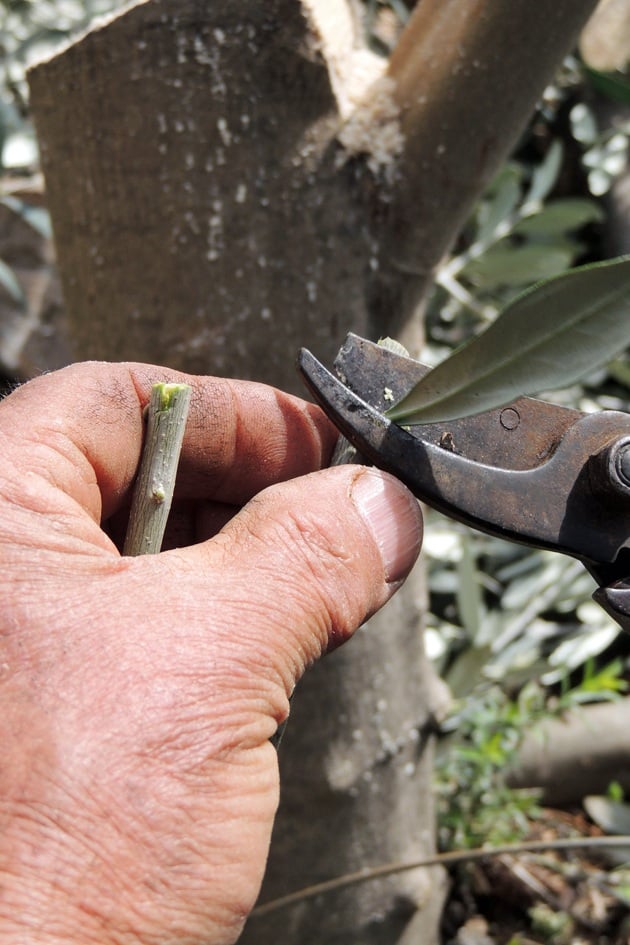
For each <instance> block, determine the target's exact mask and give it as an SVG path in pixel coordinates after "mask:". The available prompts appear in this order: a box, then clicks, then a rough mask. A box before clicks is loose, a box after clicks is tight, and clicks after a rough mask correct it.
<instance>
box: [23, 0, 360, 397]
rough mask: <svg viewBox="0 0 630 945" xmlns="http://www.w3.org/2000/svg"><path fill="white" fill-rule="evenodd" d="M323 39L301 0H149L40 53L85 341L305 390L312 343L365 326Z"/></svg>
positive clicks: (67, 260) (46, 120) (332, 345)
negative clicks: (300, 370)
mask: <svg viewBox="0 0 630 945" xmlns="http://www.w3.org/2000/svg"><path fill="white" fill-rule="evenodd" d="M340 6H341V7H343V6H344V5H343V4H341V5H340ZM341 38H342V37H341ZM353 42H354V37H352V36H348V37H347V39H346V40H345V45H346V46H347V47H349V48H348V49H343V48H341V49H340V50H339V51H338V57H339V60H340V61H342V59H343V57H344V56H347V57H351V55H352V49H351V47H352V43H353ZM321 45H322V40H321V37H320V35H319V34H318V32H317V30H316V27H315V24H314V22H313V17H312V16H311V13H310V10H309V4H306V3H304V4H302V3H300V2H297V0H269V2H265V3H260V2H257V0H249V2H243V3H238V4H237V3H229V2H228V3H221V4H210V5H209V4H207V3H206V2H204V0H149V2H144V3H140V4H138V5H137V6H135V7H132V8H131V9H130V10H128V12H125V13H123V14H122V15H120V16H118V17H115V18H113V19H112V20H111V21H110V22H109V23H107V24H106V25H104V26H102V27H101V28H100V29H95V30H94V31H93V32H91V33H89V34H88V35H87V36H85V38H84V39H82V40H81V41H80V42H78V43H76V44H75V45H72V46H70V47H69V48H68V49H67V50H66V51H65V52H63V53H62V54H61V55H59V56H56V57H54V58H53V59H51V60H50V61H48V62H45V63H43V64H41V65H39V66H38V67H36V68H35V69H34V70H33V71H32V72H31V73H30V77H29V81H30V87H31V101H32V109H33V115H34V119H35V123H36V127H37V131H38V136H39V141H40V146H41V156H42V164H43V167H44V171H45V174H46V181H47V193H48V201H49V207H50V211H51V215H52V218H53V221H54V228H55V238H56V244H57V247H58V257H59V265H60V269H61V273H62V279H63V288H64V295H65V300H66V305H67V308H68V313H69V318H70V320H71V326H72V327H71V335H72V343H73V346H74V356H75V357H79V358H99V357H103V356H105V357H108V358H113V359H116V360H120V359H137V358H139V357H140V358H142V359H143V360H147V361H158V362H167V363H168V364H169V365H170V366H172V367H176V368H182V369H186V370H189V371H198V372H207V371H209V370H210V371H214V372H216V373H221V374H225V373H236V374H239V375H241V376H245V377H250V378H255V379H257V380H262V381H267V382H271V383H275V384H276V385H278V386H282V387H284V388H289V389H294V390H297V389H298V381H297V379H296V375H295V370H294V367H293V355H294V352H296V351H297V349H298V348H299V346H300V345H302V344H304V343H308V344H310V345H311V346H312V347H313V349H314V350H315V351H317V352H318V354H319V355H321V356H322V357H324V358H326V359H328V360H329V359H331V358H332V356H333V355H334V353H335V352H336V350H337V348H338V347H339V345H340V343H341V341H342V340H343V337H344V336H345V333H346V331H347V329H348V328H349V327H354V328H355V329H356V330H358V331H362V332H365V331H366V330H367V319H366V308H365V300H364V298H363V294H362V291H361V288H360V286H361V283H362V281H363V272H364V270H365V268H366V266H367V265H368V262H369V259H370V257H371V255H372V254H373V251H372V240H373V237H372V235H371V233H370V230H369V226H368V221H367V219H366V212H365V206H364V204H363V203H362V201H361V200H360V194H359V193H358V190H357V188H356V187H354V186H353V184H352V180H351V178H352V169H351V168H350V167H348V166H346V167H345V168H338V167H337V166H336V164H335V153H334V148H333V146H332V141H333V138H334V131H335V130H336V128H337V127H338V125H339V121H340V114H339V110H338V103H337V97H336V96H335V93H334V90H333V84H332V75H331V72H330V71H329V68H328V64H327V62H326V61H325V59H324V56H323V54H322V51H321ZM338 45H339V43H338ZM337 71H338V70H337Z"/></svg>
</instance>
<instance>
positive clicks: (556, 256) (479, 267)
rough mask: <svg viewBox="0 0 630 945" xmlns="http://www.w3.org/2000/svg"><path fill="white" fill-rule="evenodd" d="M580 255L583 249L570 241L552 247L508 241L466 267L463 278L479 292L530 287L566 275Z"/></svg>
mask: <svg viewBox="0 0 630 945" xmlns="http://www.w3.org/2000/svg"><path fill="white" fill-rule="evenodd" d="M578 251H579V245H578V244H577V243H576V242H573V241H570V240H563V241H560V240H557V241H555V242H554V243H553V245H551V246H547V245H544V244H542V243H538V244H537V243H526V244H525V245H523V246H514V245H512V244H511V243H507V242H505V241H504V242H502V243H499V244H498V245H497V246H494V247H493V248H492V249H490V250H488V252H487V253H484V255H483V256H482V257H481V258H480V259H477V260H475V261H474V262H472V263H470V264H469V265H468V266H466V268H465V269H464V271H463V274H464V275H465V276H466V278H467V279H469V280H470V281H471V282H472V283H473V284H474V285H475V286H477V287H478V288H493V287H496V286H500V285H502V286H527V285H531V284H532V282H536V281H539V280H541V279H549V278H550V277H551V276H555V275H558V274H559V273H561V272H564V271H565V270H566V269H567V267H568V266H570V265H571V263H572V262H573V260H574V259H575V257H576V255H577V253H578Z"/></svg>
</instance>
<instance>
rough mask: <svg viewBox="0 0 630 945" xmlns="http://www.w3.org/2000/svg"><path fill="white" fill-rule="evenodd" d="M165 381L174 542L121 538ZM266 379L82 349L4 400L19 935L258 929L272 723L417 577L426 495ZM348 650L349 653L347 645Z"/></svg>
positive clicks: (131, 938) (6, 929)
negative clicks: (101, 359) (190, 372)
mask: <svg viewBox="0 0 630 945" xmlns="http://www.w3.org/2000/svg"><path fill="white" fill-rule="evenodd" d="M158 380H167V381H169V380H186V381H187V382H188V383H190V384H192V386H193V397H192V405H191V412H190V416H189V421H188V425H187V432H186V436H185V440H184V447H183V452H182V459H181V463H180V472H179V476H178V488H177V491H176V497H175V502H174V505H173V510H172V513H171V518H170V520H169V532H168V534H167V539H166V541H165V547H166V548H167V550H165V551H163V552H162V553H161V554H159V555H153V556H146V557H138V558H129V557H123V556H121V554H120V551H119V548H120V547H121V537H122V535H123V534H124V528H125V523H126V511H127V509H128V506H129V502H130V491H131V487H132V484H133V477H134V474H135V472H136V469H137V466H138V461H139V457H140V451H141V445H142V433H143V424H142V410H143V408H144V406H145V405H146V404H147V402H148V400H149V397H150V389H151V385H152V384H153V383H154V382H156V381H158ZM334 439H335V432H334V430H333V429H332V428H331V427H330V426H329V424H328V422H327V421H326V419H325V417H324V416H323V415H322V414H321V413H320V412H319V411H318V409H317V408H315V407H313V406H309V405H307V404H305V403H303V402H302V401H300V400H298V399H296V398H292V397H289V396H288V395H284V394H281V393H279V392H278V391H274V390H272V389H270V388H266V387H263V386H261V385H255V384H249V383H244V382H234V381H222V380H217V379H211V378H193V377H187V376H184V375H180V374H176V373H175V372H172V371H166V370H163V369H160V368H155V367H148V366H144V365H136V364H128V365H107V364H102V363H89V364H82V365H74V366H72V367H70V368H67V369H65V370H64V371H61V372H57V373H55V374H51V375H47V376H44V377H41V378H38V379H37V380H35V381H32V382H30V383H28V384H26V385H24V386H23V387H21V388H20V389H18V390H17V391H16V392H14V393H13V394H11V396H10V397H8V398H7V399H5V400H4V401H3V402H2V403H1V404H0V456H1V457H2V463H1V466H0V562H1V567H0V601H1V604H0V628H1V629H0V727H1V730H2V731H1V739H2V740H1V744H2V763H1V765H0V942H2V943H5V942H12V943H13V942H15V943H16V945H17V943H20V945H23V943H25V942H28V943H29V945H30V943H39V942H46V943H50V942H55V943H62V942H63V943H66V942H81V943H82V945H89V943H97V942H98V943H99V945H105V943H110V942H115V943H125V945H127V943H158V942H159V943H160V945H164V943H173V945H174V943H186V945H193V943H199V945H201V943H204V945H226V943H232V942H235V941H236V939H237V938H238V935H239V933H240V930H241V928H242V924H243V921H244V919H245V917H246V915H247V913H248V912H249V910H250V909H251V908H252V906H253V904H254V902H255V899H256V896H257V893H258V890H259V887H260V882H261V879H262V874H263V871H264V864H265V859H266V855H267V849H268V844H269V837H270V832H271V826H272V821H273V816H274V813H275V810H276V806H277V802H278V770H277V763H276V756H275V752H274V749H273V748H272V746H271V745H270V743H269V737H270V736H271V735H272V734H273V733H274V731H275V729H276V727H277V725H278V723H279V722H281V721H282V720H283V719H284V718H285V717H286V715H287V713H288V697H289V695H290V693H291V692H292V690H293V687H294V685H295V683H296V681H297V680H298V679H299V677H300V676H301V674H302V673H303V672H304V670H305V669H306V667H307V666H308V664H309V663H311V662H312V661H313V660H315V659H317V658H318V657H319V656H320V655H321V654H322V653H324V652H325V651H327V650H329V649H332V648H333V647H334V646H336V645H338V644H340V643H342V642H343V641H344V640H346V639H347V638H348V637H349V636H350V635H351V634H352V633H353V632H354V630H355V629H356V628H357V627H358V626H359V625H360V624H361V623H362V621H363V620H365V618H366V617H367V616H368V615H369V614H371V613H373V612H374V611H376V610H377V609H378V608H379V607H380V606H381V605H382V604H383V603H384V602H385V601H386V600H387V599H388V598H389V597H390V596H391V594H392V593H393V592H394V590H395V589H396V588H397V587H398V586H399V584H400V583H401V581H402V579H403V578H404V577H405V575H406V574H407V572H408V570H409V569H410V567H411V565H412V563H413V561H414V559H415V557H416V555H417V553H418V549H419V544H420V539H421V520H420V513H419V511H418V509H417V504H416V503H415V501H414V500H413V499H412V497H411V496H410V495H409V494H408V493H407V492H406V490H405V489H404V487H403V486H401V485H400V484H399V483H397V482H396V481H395V480H393V479H392V478H391V477H388V476H385V475H384V474H381V473H378V472H376V471H374V470H366V469H364V468H363V467H357V466H346V467H339V468H335V469H325V470H323V471H319V472H318V471H316V470H319V469H320V467H322V466H325V465H326V463H327V462H328V460H329V457H330V453H331V449H332V446H333V443H334ZM331 658H334V656H333V657H331Z"/></svg>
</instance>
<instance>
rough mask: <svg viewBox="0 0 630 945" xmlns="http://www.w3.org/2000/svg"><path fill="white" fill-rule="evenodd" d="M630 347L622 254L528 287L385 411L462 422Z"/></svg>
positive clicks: (412, 418)
mask: <svg viewBox="0 0 630 945" xmlns="http://www.w3.org/2000/svg"><path fill="white" fill-rule="evenodd" d="M629 343H630V256H624V257H620V258H618V259H612V260H609V261H607V262H604V263H596V264H594V265H590V266H582V267H580V268H578V269H573V270H571V271H570V272H566V273H563V274H562V275H560V276H556V277H555V278H553V279H550V280H548V281H547V282H543V283H541V284H539V285H537V286H534V287H533V288H532V289H530V290H529V291H527V292H525V293H523V294H522V295H520V296H519V297H518V298H517V299H515V300H514V301H513V302H511V303H510V304H509V305H508V306H507V307H506V308H505V309H504V310H503V312H502V313H501V314H500V315H499V317H498V318H497V319H496V321H495V322H493V324H492V325H491V326H490V327H489V328H488V329H487V330H486V331H485V332H484V333H483V334H481V335H478V336H477V337H476V338H474V339H473V340H472V341H470V342H469V343H468V344H466V345H464V346H463V347H461V348H459V349H458V350H457V351H456V352H455V353H454V354H453V355H452V356H451V357H450V358H447V359H446V360H445V361H443V362H442V363H441V364H439V365H438V366H437V367H436V368H434V369H433V370H432V371H429V373H428V374H426V375H425V377H424V378H422V380H421V381H420V382H419V383H418V384H416V386H415V387H414V388H413V389H412V390H411V391H410V393H409V394H407V395H406V397H404V398H403V400H402V401H400V403H398V404H396V406H395V407H393V408H392V409H391V410H390V411H389V412H388V417H389V418H390V419H392V420H395V421H403V422H405V423H436V422H440V421H445V420H453V419H456V418H458V417H468V416H471V415H473V414H476V413H481V412H483V411H484V410H491V409H493V408H495V407H500V406H502V405H503V404H507V403H510V402H511V401H512V400H514V399H515V398H517V397H520V396H522V395H524V394H535V393H539V392H540V391H542V390H550V389H553V388H558V387H565V386H568V385H570V384H573V383H575V382H576V381H577V380H579V379H580V378H582V377H583V376H584V375H585V374H588V373H589V372H591V371H593V370H594V369H595V368H598V367H601V366H602V365H603V364H606V363H607V362H608V361H610V360H612V358H613V357H614V356H615V355H616V354H618V353H619V351H620V350H622V349H623V348H625V347H626V346H627V345H628V344H629Z"/></svg>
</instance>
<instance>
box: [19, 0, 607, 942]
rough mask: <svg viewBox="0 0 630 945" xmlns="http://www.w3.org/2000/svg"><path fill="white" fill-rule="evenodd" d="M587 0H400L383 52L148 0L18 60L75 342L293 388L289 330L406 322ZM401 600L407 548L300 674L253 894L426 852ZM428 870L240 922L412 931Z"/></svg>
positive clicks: (422, 697)
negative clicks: (382, 602) (390, 51)
mask: <svg viewBox="0 0 630 945" xmlns="http://www.w3.org/2000/svg"><path fill="white" fill-rule="evenodd" d="M594 5H595V2H594V0H591V2H586V0H553V2H552V0H546V2H544V3H543V2H540V3H538V4H532V3H531V2H530V0H512V2H511V3H509V4H506V3H504V2H500V0H485V2H483V3H482V2H481V0H474V2H473V0H448V2H446V0H422V2H421V3H420V5H419V7H418V11H417V13H416V14H415V16H414V17H413V18H412V21H411V24H410V26H409V28H408V33H407V38H406V39H405V37H404V36H403V41H402V45H401V47H400V51H399V52H398V53H397V54H396V55H395V57H394V59H393V61H392V64H391V66H390V74H389V76H383V75H382V73H383V72H384V64H383V63H382V62H381V63H380V64H379V63H378V62H377V61H376V60H375V59H374V57H373V56H372V55H371V54H369V53H368V52H367V51H366V50H365V49H363V48H362V47H361V42H360V40H359V38H358V34H357V32H356V24H354V21H353V19H352V15H351V10H350V8H349V7H348V6H347V4H346V0H335V2H332V0H330V2H327V3H325V2H324V0H266V2H265V3H261V2H260V0H241V2H240V3H239V4H236V3H234V2H230V0H225V2H223V3H213V4H208V3H207V2H205V0H145V2H141V3H138V4H136V5H135V6H132V7H131V8H129V9H127V10H126V11H125V12H123V13H122V14H121V15H120V16H118V17H115V18H113V19H111V21H109V22H108V23H106V24H105V25H103V26H101V28H99V29H97V30H94V31H92V32H91V33H89V34H88V35H87V36H86V37H85V38H83V39H82V40H81V41H79V42H77V43H76V44H74V45H72V46H70V47H69V48H68V49H67V50H65V51H64V52H63V53H62V54H60V55H59V56H56V57H55V58H53V59H51V60H50V61H48V62H46V63H43V64H41V65H39V66H38V67H36V68H35V69H34V70H33V71H32V72H31V75H30V83H31V93H32V107H33V113H34V117H35V121H36V126H37V130H38V134H39V140H40V146H41V153H42V161H43V166H44V171H45V173H46V178H47V187H48V200H49V207H50V210H51V214H52V217H53V223H54V228H55V234H56V243H57V252H58V258H59V264H60V268H61V272H62V278H63V284H64V290H65V298H66V304H67V307H68V313H69V319H70V321H71V325H72V329H71V340H72V343H73V345H74V356H75V357H80V358H86V357H96V358H102V357H106V358H110V359H140V360H149V361H155V362H162V363H167V364H169V365H171V366H174V367H179V368H182V369H184V370H188V371H200V372H208V371H212V372H216V373H221V374H232V375H239V376H246V377H251V378H255V379H258V380H263V381H267V382H271V383H273V384H276V385H277V386H281V387H284V388H287V389H299V385H298V383H297V381H296V379H295V375H294V369H293V363H292V362H293V355H294V352H295V351H296V350H297V348H298V347H299V346H300V345H302V344H306V345H308V346H310V347H311V348H312V349H313V350H314V352H315V353H316V354H317V355H318V356H319V357H321V358H323V359H325V360H327V361H331V360H332V358H333V355H334V353H335V351H336V349H337V348H338V347H339V344H340V343H341V341H342V340H343V337H344V335H345V333H346V331H347V330H348V329H353V330H355V331H358V332H359V333H364V334H368V335H371V336H374V335H376V334H378V333H380V332H381V331H382V330H383V331H386V332H387V333H390V334H402V335H403V336H404V337H405V338H406V339H407V340H409V339H411V344H412V346H413V347H414V348H415V347H417V344H418V342H419V338H420V320H419V318H418V317H417V305H418V300H419V299H420V298H421V297H422V295H423V294H424V292H425V291H426V287H427V284H428V278H427V273H430V272H431V271H432V269H433V268H434V266H435V265H436V264H437V262H438V261H439V258H440V256H441V255H442V254H443V252H444V251H445V249H446V247H447V246H448V245H449V243H450V242H451V241H452V240H453V239H454V238H455V236H456V233H457V228H458V226H459V225H460V223H461V220H462V219H463V217H464V216H465V214H466V212H467V209H468V207H469V205H470V203H471V201H472V200H473V198H474V197H475V196H476V195H477V194H478V193H479V190H480V188H481V187H482V186H483V184H484V183H485V182H486V180H487V178H488V176H489V175H490V174H491V172H492V170H493V169H494V168H495V167H496V166H497V165H498V163H499V162H500V160H501V159H502V158H503V157H504V156H505V154H506V152H507V150H508V148H509V147H510V145H511V144H512V142H513V140H514V137H515V135H516V134H517V133H518V129H520V128H521V127H523V126H524V124H525V122H526V120H527V118H528V114H529V111H530V109H531V107H532V106H533V104H534V100H535V97H536V95H537V94H539V92H540V91H542V89H543V87H544V85H545V83H546V82H547V80H548V78H549V77H550V76H551V74H552V72H553V69H554V68H555V67H556V66H557V64H558V62H559V60H560V58H561V57H562V55H563V54H564V52H566V51H567V50H568V49H569V48H570V45H571V43H572V40H573V37H574V35H575V33H576V32H577V29H578V26H579V25H580V24H581V22H582V21H583V20H584V19H585V18H586V15H587V12H589V11H590V10H591V9H592V8H593V7H594ZM534 11H535V12H534ZM558 11H560V12H558ZM447 13H448V17H447V16H446V14H447ZM473 14H475V15H473ZM561 15H562V16H563V17H564V20H563V22H560V16H561ZM433 21H434V22H433ZM512 24H517V25H518V26H519V28H522V33H521V34H518V33H517V34H516V35H515V33H514V30H513V28H512ZM464 26H465V29H464ZM429 27H431V30H429ZM525 27H527V29H526V28H525ZM433 28H435V30H437V32H435V31H432V30H433ZM449 31H450V37H451V38H450V40H449V41H448V42H446V39H447V38H448V36H449ZM425 33H426V35H425ZM532 37H535V41H534V40H533V39H532ZM552 40H553V41H552ZM512 42H516V45H517V47H518V48H517V49H515V48H514V47H513V46H511V45H508V44H511V43H512ZM429 46H430V47H431V55H430V56H428V54H427V55H424V54H423V55H420V53H421V52H422V50H423V49H424V50H425V53H427V49H428V47H429ZM521 47H523V48H521ZM514 63H518V64H519V68H518V70H514V69H513V64H514ZM438 66H439V68H438ZM460 72H461V73H462V76H464V77H466V76H467V77H468V78H467V79H466V81H463V82H462V81H461V78H462V76H460V77H459V78H458V75H459V73H460ZM477 75H479V76H483V81H477V80H476V76H477ZM416 83H422V84H421V87H420V86H417V85H416ZM521 85H525V87H526V90H527V94H524V93H523V94H520V93H519V89H520V86H521ZM506 96H507V103H506V104H502V103H503V101H504V99H505V97H506ZM425 109H426V113H425ZM469 112H470V114H469ZM488 115H490V116H491V120H489V119H488V117H487V116H488ZM478 122H481V123H482V129H483V130H480V127H479V126H478V124H477V123H478ZM447 131H448V134H446V132H447ZM480 134H481V137H482V141H481V143H479V142H478V141H477V138H478V137H479V135H480ZM462 142H463V143H462ZM451 192H452V197H453V199H451ZM405 195H407V196H405ZM440 195H441V199H440ZM419 238H420V240H421V242H420V243H419V242H418V239H419ZM423 608H424V594H423V589H422V581H421V571H420V570H418V571H416V573H415V575H414V576H413V577H412V578H411V579H410V580H409V581H408V582H407V584H406V586H405V588H404V589H403V591H402V592H401V593H400V594H399V595H398V596H397V597H396V598H395V599H394V601H393V602H392V603H391V604H390V605H389V606H388V608H387V609H386V610H385V611H384V612H383V613H382V614H380V615H378V616H377V617H376V618H375V619H374V620H372V621H371V622H370V625H369V627H368V628H367V629H365V630H364V631H362V632H361V633H360V634H359V635H358V637H357V638H356V639H355V640H354V641H353V642H352V643H351V644H350V645H349V646H348V647H347V648H345V650H342V651H340V652H339V653H336V654H334V656H332V657H330V658H327V659H326V660H324V661H323V662H322V664H321V665H320V666H318V667H317V668H316V669H315V670H314V671H312V672H311V673H310V674H308V675H307V677H306V679H305V680H304V682H303V683H302V685H301V686H300V687H299V689H298V692H297V695H296V699H295V706H294V711H293V713H292V719H291V722H290V725H289V728H288V733H287V735H286V738H285V741H284V742H283V744H282V746H281V756H280V758H281V768H282V785H283V788H282V801H281V810H280V813H279V817H278V821H277V828H276V832H275V835H274V840H273V844H272V850H271V856H270V862H269V869H268V878H267V881H266V885H265V888H264V890H263V896H262V898H263V899H270V898H273V897H275V896H277V895H279V894H281V893H285V892H288V891H291V890H293V889H296V888H300V887H301V886H302V885H308V884H310V883H314V882H317V881H319V880H321V879H327V878H330V877H331V876H333V875H338V874H339V873H342V872H344V871H346V870H353V869H357V868H360V867H363V866H370V865H378V864H381V863H384V862H389V861H392V860H405V859H407V858H419V857H421V856H423V855H427V854H430V853H431V852H432V849H433V806H432V800H431V788H430V768H431V761H430V750H429V745H430V737H429V732H430V722H431V717H432V713H433V707H432V699H433V695H432V692H433V690H432V682H431V679H432V677H431V673H430V671H429V669H428V667H427V665H426V662H425V661H424V657H423V651H422V634H421V625H422V621H421V614H422V610H423ZM442 890H443V886H442V879H441V878H440V875H439V874H437V875H436V874H434V873H429V872H426V871H424V872H423V871H418V872H416V873H412V874H406V875H405V874H403V875H402V876H399V877H397V878H391V879H389V880H386V881H385V880H384V881H379V882H378V883H369V884H366V885H363V886H360V887H356V888H353V889H352V890H351V891H350V890H348V891H346V892H343V893H338V894H336V895H335V896H333V897H322V898H320V899H318V900H312V901H309V902H308V903H305V904H304V905H302V906H298V907H295V908H294V909H292V910H290V911H289V912H288V913H287V912H282V913H277V914H276V915H275V916H274V915H273V914H272V915H271V916H269V917H268V918H265V919H263V918H260V919H256V918H253V919H252V920H251V923H250V925H249V926H248V928H247V929H246V931H245V933H244V939H243V940H244V941H250V942H252V943H253V942H256V943H257V945H263V943H266V942H270V943H271V942H273V943H274V945H276V943H282V945H291V943H293V942H295V943H297V945H308V943H311V942H312V943H317V945H322V943H323V942H326V943H327V945H331V943H334V942H339V943H342V942H343V943H344V945H377V943H378V945H380V943H383V945H385V943H387V945H395V943H398V945H411V943H412V942H413V943H417V942H423V945H430V943H432V942H434V941H436V940H437V928H438V913H439V907H440V901H441V893H442Z"/></svg>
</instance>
